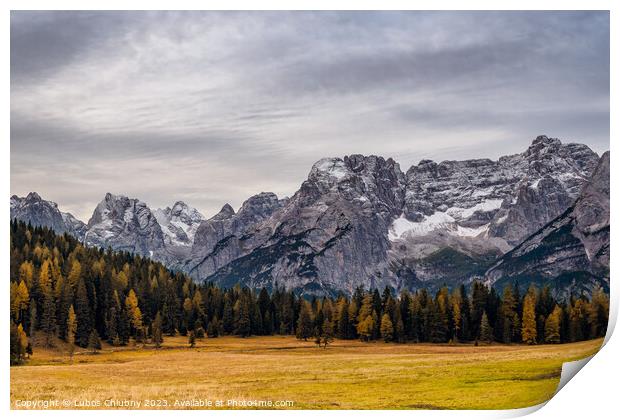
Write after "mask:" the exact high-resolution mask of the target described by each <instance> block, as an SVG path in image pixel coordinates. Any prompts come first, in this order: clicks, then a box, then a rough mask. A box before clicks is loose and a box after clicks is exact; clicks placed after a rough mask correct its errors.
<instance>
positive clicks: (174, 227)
mask: <svg viewBox="0 0 620 420" xmlns="http://www.w3.org/2000/svg"><path fill="white" fill-rule="evenodd" d="M154 215H155V218H156V219H157V222H158V223H159V226H161V229H162V232H163V234H164V241H165V243H166V245H170V246H181V247H187V246H191V245H192V244H193V242H194V235H195V234H196V231H197V230H198V226H200V223H202V222H203V221H204V220H205V217H204V216H203V215H202V214H201V213H200V212H199V211H198V210H196V209H195V208H193V207H190V206H188V205H187V204H185V203H184V202H182V201H177V202H176V203H174V205H173V206H172V207H166V208H165V209H157V210H155V212H154Z"/></svg>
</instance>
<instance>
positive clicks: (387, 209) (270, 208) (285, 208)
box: [188, 155, 405, 294]
mask: <svg viewBox="0 0 620 420" xmlns="http://www.w3.org/2000/svg"><path fill="white" fill-rule="evenodd" d="M404 187H405V177H404V174H403V173H402V171H401V170H400V168H399V166H398V164H397V163H396V162H394V161H393V160H392V159H387V160H386V159H383V158H381V157H377V156H368V157H364V156H361V155H352V156H348V157H345V158H344V159H339V158H332V159H322V160H320V161H319V162H317V163H316V164H314V166H313V167H312V169H311V171H310V174H309V176H308V179H307V180H306V181H305V182H304V183H303V184H302V186H301V188H300V190H299V191H298V192H297V193H296V194H295V195H294V196H293V197H291V198H290V199H288V200H277V198H276V197H275V195H273V194H268V195H266V194H261V195H259V196H258V197H260V200H259V202H260V203H261V205H259V206H255V205H252V206H250V205H249V204H250V202H251V201H253V199H255V197H254V198H252V199H250V200H248V201H247V202H246V203H245V204H244V205H243V206H242V208H241V210H240V211H239V213H237V214H236V215H232V214H231V213H230V211H228V212H226V214H225V215H224V216H222V217H218V216H219V215H218V216H216V217H215V218H213V219H211V220H209V221H207V222H204V223H203V224H202V225H201V226H200V228H199V229H198V232H197V233H196V239H195V243H194V249H193V250H192V255H193V256H194V259H193V261H191V262H190V267H189V270H188V271H189V273H190V274H191V275H193V276H194V277H195V278H197V279H200V280H206V281H215V282H217V283H219V284H223V285H226V286H230V285H233V284H235V283H237V282H239V281H240V279H244V283H245V284H247V285H249V286H253V287H260V286H268V287H271V286H273V285H274V284H276V283H278V284H281V285H284V286H286V287H289V288H294V289H296V290H298V291H303V292H304V293H308V294H313V293H317V294H324V293H330V292H333V291H336V290H342V291H348V292H350V291H352V290H353V289H354V288H355V287H356V286H358V285H365V286H369V285H373V286H382V285H385V284H389V285H391V286H394V287H396V288H400V286H401V285H400V284H398V279H397V278H396V277H395V276H393V275H391V274H390V271H389V269H388V264H387V260H386V255H387V251H388V249H389V246H390V244H389V241H388V240H387V228H388V226H389V224H390V223H391V221H392V220H393V219H394V217H396V216H397V215H398V214H399V213H400V211H401V209H402V205H403V199H404ZM267 197H269V198H268V199H267ZM265 202H266V203H265ZM257 208H258V209H260V210H263V211H256V209H257ZM222 213H224V209H223V210H222V212H220V214H222ZM214 219H217V220H214ZM205 255H206V256H205Z"/></svg>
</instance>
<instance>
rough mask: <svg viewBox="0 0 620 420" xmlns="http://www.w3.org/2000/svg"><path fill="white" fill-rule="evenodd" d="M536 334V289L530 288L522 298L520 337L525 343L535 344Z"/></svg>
mask: <svg viewBox="0 0 620 420" xmlns="http://www.w3.org/2000/svg"><path fill="white" fill-rule="evenodd" d="M536 335H537V330H536V291H535V289H534V288H530V290H529V291H528V292H527V294H526V295H525V299H524V300H523V316H522V324H521V339H522V340H523V342H524V343H526V344H536Z"/></svg>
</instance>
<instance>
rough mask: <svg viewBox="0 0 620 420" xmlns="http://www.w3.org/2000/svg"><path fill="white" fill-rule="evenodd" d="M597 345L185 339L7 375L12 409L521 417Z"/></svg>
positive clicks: (45, 352)
mask: <svg viewBox="0 0 620 420" xmlns="http://www.w3.org/2000/svg"><path fill="white" fill-rule="evenodd" d="M601 344H602V339H597V340H592V341H585V342H578V343H574V344H561V345H540V346H525V345H510V346H507V345H489V346H483V345H481V346H478V347H474V346H472V345H448V344H442V345H434V344H384V343H369V344H366V343H361V342H357V341H341V340H336V341H335V342H334V343H332V344H331V345H330V346H329V347H328V348H327V349H322V348H321V349H319V348H317V347H316V346H315V345H314V344H313V343H312V342H311V341H308V342H304V341H299V340H296V339H295V338H294V337H277V336H276V337H251V338H237V337H220V338H215V339H199V340H197V344H196V347H195V348H192V349H190V348H188V345H187V338H186V337H165V341H164V344H163V347H162V348H161V349H158V350H156V349H154V348H153V347H152V346H151V345H145V346H144V347H139V346H133V345H130V346H128V347H124V348H115V347H109V346H106V345H104V348H103V349H102V350H101V351H100V352H99V353H98V354H90V353H89V352H85V351H83V350H81V349H80V352H79V353H78V354H76V355H75V356H74V357H73V361H72V362H71V361H70V359H69V357H68V356H67V355H66V353H65V352H63V349H62V348H61V347H60V346H59V347H57V348H55V349H44V348H35V354H34V356H33V357H32V358H31V359H30V360H29V361H28V362H27V363H26V364H25V365H23V366H16V367H11V405H12V407H13V408H20V407H17V406H16V401H18V400H21V401H24V400H59V401H63V400H65V399H70V400H71V401H74V400H75V401H86V400H88V401H92V400H99V401H103V400H108V399H112V400H133V401H145V400H159V402H156V403H155V404H154V405H156V408H180V407H178V406H177V407H175V406H174V403H175V401H176V400H179V401H184V400H192V399H200V400H211V401H215V400H223V401H228V400H237V401H238V400H267V401H269V400H270V401H293V403H294V404H293V406H292V407H290V408H294V409H312V408H315V409H508V408H521V407H527V406H532V405H535V404H539V403H541V402H544V401H546V400H548V399H549V398H550V397H551V396H552V395H553V393H554V391H555V389H556V387H557V385H558V381H559V378H560V371H561V366H562V363H563V362H565V361H572V360H577V359H581V358H583V357H586V356H588V355H591V354H593V353H595V352H596V351H597V350H598V349H599V347H600V346H601ZM162 401H165V402H166V403H167V407H165V406H163V403H162ZM151 405H153V404H151ZM58 408H65V407H58ZM69 408H76V407H69ZM78 408H80V407H78ZM134 408H136V407H134ZM140 408H142V409H143V408H151V407H145V406H144V403H143V404H142V405H141V406H140ZM213 408H215V407H213ZM223 408H229V407H226V406H224V407H223Z"/></svg>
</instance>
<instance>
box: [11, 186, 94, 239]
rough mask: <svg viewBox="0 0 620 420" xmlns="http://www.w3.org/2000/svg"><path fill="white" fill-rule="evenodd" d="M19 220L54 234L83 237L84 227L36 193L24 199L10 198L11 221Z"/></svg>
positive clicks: (15, 196)
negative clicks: (51, 230) (47, 229)
mask: <svg viewBox="0 0 620 420" xmlns="http://www.w3.org/2000/svg"><path fill="white" fill-rule="evenodd" d="M14 218H15V219H19V220H22V221H24V222H26V223H31V224H32V225H33V226H47V227H49V228H52V229H54V231H55V232H56V233H65V232H66V233H69V234H71V235H73V236H75V237H76V238H78V239H81V238H82V237H83V236H84V231H85V228H86V225H85V224H84V223H83V222H81V221H79V220H77V219H76V218H75V217H73V215H71V214H70V213H63V212H61V211H60V210H59V209H58V205H57V204H56V203H54V202H53V201H47V200H44V199H42V198H41V196H40V195H39V194H38V193H36V192H31V193H29V194H28V195H26V197H18V196H17V195H13V196H12V197H11V219H14Z"/></svg>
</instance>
